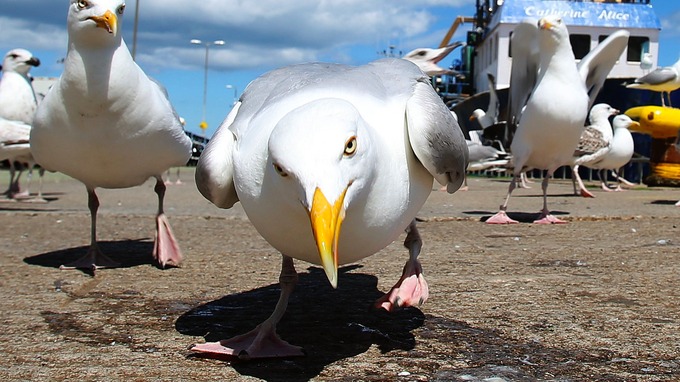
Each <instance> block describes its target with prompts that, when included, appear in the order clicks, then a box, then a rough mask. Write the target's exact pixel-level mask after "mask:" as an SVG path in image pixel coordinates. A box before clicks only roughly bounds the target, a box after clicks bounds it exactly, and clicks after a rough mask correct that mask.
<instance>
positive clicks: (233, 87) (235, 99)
mask: <svg viewBox="0 0 680 382" xmlns="http://www.w3.org/2000/svg"><path fill="white" fill-rule="evenodd" d="M227 89H234V103H232V106H234V105H236V102H238V89H237V88H236V86H234V85H227Z"/></svg>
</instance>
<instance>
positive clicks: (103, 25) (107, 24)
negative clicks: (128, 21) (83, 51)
mask: <svg viewBox="0 0 680 382" xmlns="http://www.w3.org/2000/svg"><path fill="white" fill-rule="evenodd" d="M124 12H125V0H71V5H70V6H69V11H68V32H69V38H70V39H71V40H76V41H81V42H91V43H98V44H100V43H101V42H100V41H102V40H105V41H107V40H113V41H119V40H120V39H121V36H122V33H120V29H121V27H122V23H123V13H124ZM106 36H110V37H109V38H106Z"/></svg>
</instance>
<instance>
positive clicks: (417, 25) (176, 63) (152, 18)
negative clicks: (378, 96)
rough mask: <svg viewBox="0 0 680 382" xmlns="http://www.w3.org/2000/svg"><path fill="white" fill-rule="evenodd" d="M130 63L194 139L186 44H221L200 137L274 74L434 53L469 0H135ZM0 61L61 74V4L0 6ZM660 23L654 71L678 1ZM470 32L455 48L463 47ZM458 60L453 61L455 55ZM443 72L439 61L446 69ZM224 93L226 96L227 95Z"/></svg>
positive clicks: (659, 5) (673, 43)
mask: <svg viewBox="0 0 680 382" xmlns="http://www.w3.org/2000/svg"><path fill="white" fill-rule="evenodd" d="M138 1H139V30H138V37H137V55H136V59H137V62H138V63H139V65H140V66H141V67H142V68H143V69H144V70H145V71H146V72H147V73H148V74H149V75H151V76H153V77H155V78H156V79H158V80H159V81H161V82H162V83H163V84H164V85H165V86H166V87H167V89H168V92H169V93H170V98H171V100H172V102H173V104H174V106H175V108H176V109H177V111H178V113H179V114H180V115H181V116H183V117H184V118H185V119H186V121H187V126H186V128H187V130H189V131H192V132H195V133H201V130H200V129H199V127H198V125H199V123H200V122H201V119H202V118H201V117H202V105H203V75H204V72H203V68H204V62H205V61H204V58H205V48H204V47H202V46H197V45H191V44H190V43H189V41H190V40H191V39H194V38H196V39H201V40H203V41H214V40H224V41H225V42H226V44H225V45H224V46H213V47H211V48H210V60H209V72H208V89H207V92H208V103H207V116H206V121H207V123H208V129H207V131H206V134H207V136H211V135H212V134H213V133H214V131H215V129H216V128H217V127H218V126H219V124H220V123H221V122H222V120H223V119H224V117H225V116H226V115H227V113H228V112H229V110H230V108H231V105H232V102H233V100H234V88H236V90H237V91H238V93H239V94H240V92H242V91H243V89H244V88H245V87H246V85H247V84H248V83H249V82H250V81H252V80H253V79H255V78H256V77H258V76H259V75H261V74H263V73H265V72H266V71H268V70H271V69H273V68H276V67H280V66H284V65H289V64H294V63H299V62H308V61H330V62H340V63H347V64H352V65H360V64H364V63H367V62H369V61H372V60H374V59H376V58H379V55H378V52H379V51H382V50H385V49H388V47H389V46H390V45H392V46H394V47H395V52H397V53H398V52H399V51H401V52H403V53H406V52H408V51H410V50H412V49H415V48H420V47H436V46H437V45H438V44H439V42H440V41H441V40H442V38H443V37H444V35H445V33H446V31H447V30H448V28H449V26H450V25H451V23H452V22H453V20H454V19H455V18H456V16H472V15H473V13H474V12H473V10H474V4H475V0H371V1H366V0H296V1H280V0H258V1H245V0H202V1H200V2H195V1H186V0H138ZM2 3H3V6H2V8H3V11H2V14H0V53H2V54H3V55H4V52H6V51H8V50H10V49H13V48H25V49H28V50H30V51H31V52H33V54H34V55H35V56H36V57H38V58H40V60H41V62H42V65H41V66H39V67H37V68H34V69H33V70H32V72H31V73H32V74H33V75H34V76H48V77H49V76H54V77H56V76H59V74H60V73H61V70H62V64H60V63H58V60H59V59H60V58H63V57H64V56H65V53H66V42H67V36H66V12H67V8H68V4H69V1H68V0H31V1H26V0H2ZM652 4H653V6H654V9H655V10H656V13H657V15H658V16H659V18H660V19H661V22H662V30H661V35H660V56H659V57H658V62H659V65H661V66H665V65H670V64H672V63H674V62H675V61H676V60H677V59H678V58H680V2H678V1H677V0H656V1H652ZM134 11H135V0H128V1H127V8H126V11H125V15H124V21H123V36H124V38H125V40H126V42H127V44H128V46H129V47H130V48H131V49H132V30H133V22H134ZM468 29H469V26H468V25H463V26H461V27H460V28H459V30H458V32H457V33H456V35H455V36H454V37H453V40H461V39H464V34H465V32H466V31H467V30H468ZM454 54H455V53H454ZM443 64H444V65H447V64H448V63H447V62H446V61H445V62H444V63H443ZM227 85H231V86H232V88H230V89H228V88H226V86H227Z"/></svg>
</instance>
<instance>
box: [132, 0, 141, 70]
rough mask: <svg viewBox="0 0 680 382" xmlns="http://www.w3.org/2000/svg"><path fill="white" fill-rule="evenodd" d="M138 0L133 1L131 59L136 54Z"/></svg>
mask: <svg viewBox="0 0 680 382" xmlns="http://www.w3.org/2000/svg"><path fill="white" fill-rule="evenodd" d="M138 20H139V0H136V1H135V24H134V28H133V30H132V59H133V60H134V59H135V55H136V54H137V25H138V24H139V21H138Z"/></svg>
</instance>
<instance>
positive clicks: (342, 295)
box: [0, 168, 680, 381]
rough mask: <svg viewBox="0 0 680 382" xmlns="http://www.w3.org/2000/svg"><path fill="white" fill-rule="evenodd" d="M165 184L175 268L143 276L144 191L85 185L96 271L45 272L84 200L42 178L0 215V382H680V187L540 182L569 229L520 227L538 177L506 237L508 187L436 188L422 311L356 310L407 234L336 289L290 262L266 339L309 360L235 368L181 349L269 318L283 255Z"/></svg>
mask: <svg viewBox="0 0 680 382" xmlns="http://www.w3.org/2000/svg"><path fill="white" fill-rule="evenodd" d="M6 175H7V174H4V173H3V174H0V179H6V178H7V177H6ZM173 175H174V174H173ZM181 177H182V180H183V181H184V184H183V185H171V186H169V188H168V193H167V198H166V212H167V214H168V216H169V218H170V222H171V224H172V226H173V229H174V231H175V234H176V236H177V237H178V239H179V241H180V245H181V247H182V249H183V251H184V253H185V262H184V264H183V266H182V267H181V268H173V269H166V270H161V269H158V268H156V267H155V266H153V265H152V262H151V256H150V254H151V251H152V248H153V242H152V238H153V234H154V229H155V225H154V220H153V217H154V213H155V210H156V196H155V194H154V192H153V183H152V182H147V183H145V184H144V185H142V186H140V187H136V188H132V189H126V190H101V191H99V196H100V201H101V207H100V214H99V216H100V218H99V226H98V234H99V239H100V241H101V243H102V249H103V250H104V251H105V253H107V254H109V255H110V256H111V257H114V258H115V259H118V260H119V261H121V262H122V266H121V267H120V268H118V269H107V270H100V271H98V272H97V273H96V275H94V276H92V275H90V274H87V273H84V272H81V271H61V270H59V269H58V267H59V265H60V264H62V263H64V262H68V261H69V260H72V259H75V258H76V257H78V256H79V255H81V254H83V253H84V251H85V250H86V248H87V246H86V245H87V243H88V241H89V213H88V210H87V200H86V199H87V198H86V193H85V188H84V186H82V185H81V184H79V183H78V182H76V181H73V180H71V179H69V178H67V177H65V176H63V175H58V174H50V175H48V177H47V180H46V182H45V186H44V189H45V192H46V196H47V197H48V199H49V203H46V204H35V203H13V202H4V203H0V223H2V224H0V240H2V243H1V244H2V245H0V322H1V323H2V328H3V330H2V331H1V332H0V341H2V343H3V344H4V346H3V351H4V354H5V356H3V357H2V358H0V379H1V380H45V381H46V380H97V381H111V380H123V379H125V380H134V381H146V380H149V381H175V380H223V381H236V380H244V381H253V380H267V381H307V380H314V381H537V380H539V381H678V380H680V288H678V284H679V281H680V229H679V228H678V226H679V225H680V208H679V207H675V206H674V203H675V202H676V201H677V200H678V199H680V190H679V189H671V188H654V189H651V188H645V187H639V188H636V189H634V190H629V191H626V192H616V193H605V192H602V191H600V190H599V189H597V188H593V192H594V193H595V194H596V195H597V197H596V198H595V199H584V198H581V197H575V196H572V195H571V191H572V190H571V183H570V181H555V182H553V183H551V186H550V189H549V194H550V199H549V206H550V207H551V208H552V209H553V212H554V214H556V215H557V216H559V217H560V218H563V219H566V220H568V221H569V224H566V225H554V226H541V225H535V224H531V223H530V222H531V221H532V219H533V218H534V217H535V216H536V212H537V211H538V210H539V209H540V207H541V203H542V201H541V197H540V184H539V183H534V184H533V185H532V187H533V188H532V189H529V190H524V189H518V190H516V191H515V195H514V196H513V198H512V199H511V201H510V207H509V211H510V216H511V217H514V218H517V219H520V220H521V221H522V223H520V224H516V225H510V226H488V225H485V224H483V223H482V221H483V220H484V219H485V218H487V217H489V216H490V215H492V214H493V213H494V212H495V211H496V209H497V207H498V205H499V204H500V203H501V202H502V200H503V198H504V196H505V192H506V190H507V185H508V180H507V179H486V178H473V179H471V180H470V182H469V183H470V191H467V192H457V193H456V194H454V195H448V194H446V193H444V192H440V191H437V190H436V189H435V191H433V193H432V195H431V197H430V199H429V200H428V202H427V204H426V205H425V206H424V207H423V209H422V211H421V213H420V215H419V218H420V219H419V220H421V221H420V223H419V226H418V227H419V230H420V233H421V235H422V237H423V241H424V246H423V253H422V255H421V260H422V263H423V268H424V270H425V275H426V278H427V280H428V282H429V285H430V299H429V300H428V301H427V302H426V303H425V304H424V305H423V306H421V307H420V308H409V309H404V310H401V311H398V312H395V313H385V312H378V311H374V310H372V309H370V307H371V305H372V302H373V301H374V300H375V299H377V298H378V297H380V296H381V294H382V293H384V292H385V291H387V290H388V289H389V288H390V287H391V285H392V284H393V283H394V282H395V281H396V280H397V279H398V277H399V275H400V273H401V268H402V267H403V264H404V262H405V261H406V259H407V252H406V250H405V249H404V248H403V246H402V245H401V242H400V241H402V240H403V238H404V237H405V235H403V236H402V237H401V238H400V241H398V242H395V243H393V244H392V245H390V246H389V247H387V248H386V249H384V250H383V251H381V252H379V253H378V254H376V255H375V256H372V257H370V258H367V259H365V260H363V261H362V262H360V263H358V264H355V265H351V266H347V267H344V268H342V270H341V275H340V279H339V287H338V289H337V290H333V289H331V287H330V286H329V285H328V281H327V280H326V279H325V276H324V274H323V271H322V270H321V269H320V268H318V267H313V266H310V264H307V263H302V262H296V267H297V270H298V272H299V273H300V282H299V284H298V286H297V288H296V291H295V292H294V294H293V296H292V298H291V301H290V305H289V309H288V311H287V313H286V315H285V316H284V318H283V320H282V322H281V324H280V327H279V329H280V330H279V333H280V334H281V336H282V337H283V338H284V339H286V340H287V341H289V342H291V343H293V344H296V345H300V346H303V347H304V348H305V350H306V352H307V356H306V357H300V358H291V359H282V360H259V361H251V362H241V361H234V360H230V359H212V358H205V357H201V356H196V355H193V354H192V353H191V352H189V351H188V350H187V347H188V346H189V345H191V344H192V343H202V342H204V341H214V340H218V339H221V338H227V337H230V336H233V335H236V334H240V333H243V332H245V331H247V330H249V329H251V328H252V327H254V326H255V325H256V324H257V323H258V322H259V321H261V320H262V319H264V318H265V317H267V316H268V315H269V313H270V312H271V311H272V309H273V307H274V305H275V303H276V300H277V298H278V284H277V282H278V273H279V267H280V255H279V254H278V253H277V252H276V251H275V250H274V249H273V248H272V247H270V246H269V245H268V244H267V243H266V242H265V241H264V240H263V239H262V238H261V237H260V236H259V235H258V234H257V232H256V231H255V229H254V228H253V227H252V225H251V224H250V223H249V221H248V219H247V217H246V216H245V214H244V213H243V210H242V209H241V208H240V206H237V207H235V208H234V209H232V210H219V209H217V208H216V207H214V206H212V205H211V204H210V203H209V202H207V201H206V200H205V199H203V198H202V197H201V196H200V195H199V194H198V191H196V187H195V185H194V183H193V170H192V169H189V168H187V169H182V171H181ZM494 378H495V379H494Z"/></svg>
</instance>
